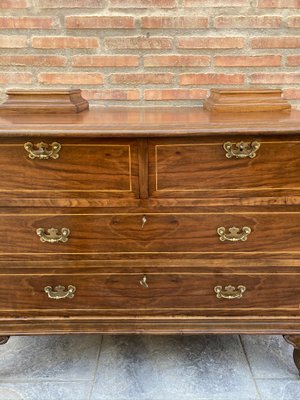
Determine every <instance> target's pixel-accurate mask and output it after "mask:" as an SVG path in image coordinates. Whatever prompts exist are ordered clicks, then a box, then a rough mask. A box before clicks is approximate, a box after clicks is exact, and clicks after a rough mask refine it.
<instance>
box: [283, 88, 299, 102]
mask: <svg viewBox="0 0 300 400" xmlns="http://www.w3.org/2000/svg"><path fill="white" fill-rule="evenodd" d="M283 97H284V98H285V99H290V100H300V89H284V90H283Z"/></svg>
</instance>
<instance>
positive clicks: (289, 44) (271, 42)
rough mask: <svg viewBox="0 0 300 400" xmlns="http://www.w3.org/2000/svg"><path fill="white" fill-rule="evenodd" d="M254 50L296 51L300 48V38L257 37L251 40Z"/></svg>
mask: <svg viewBox="0 0 300 400" xmlns="http://www.w3.org/2000/svg"><path fill="white" fill-rule="evenodd" d="M251 46H252V48H253V49H295V48H299V47H300V37H297V36H287V37H282V36H281V37H278V36H276V37H274V36H267V37H257V38H254V39H252V40H251Z"/></svg>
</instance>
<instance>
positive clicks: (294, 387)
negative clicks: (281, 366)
mask: <svg viewBox="0 0 300 400" xmlns="http://www.w3.org/2000/svg"><path fill="white" fill-rule="evenodd" d="M257 386H258V390H259V392H260V394H261V398H262V399H263V400H298V399H299V398H300V379H299V380H288V379H258V380H257Z"/></svg>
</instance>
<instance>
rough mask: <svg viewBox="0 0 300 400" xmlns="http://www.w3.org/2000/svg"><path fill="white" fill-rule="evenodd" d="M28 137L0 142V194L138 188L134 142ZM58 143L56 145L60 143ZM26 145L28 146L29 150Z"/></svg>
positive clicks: (114, 191)
mask: <svg viewBox="0 0 300 400" xmlns="http://www.w3.org/2000/svg"><path fill="white" fill-rule="evenodd" d="M31 140H32V141H31V142H29V141H28V140H26V139H24V140H22V141H15V142H2V143H1V144H0V168H1V170H2V171H3V174H2V177H1V181H0V193H1V192H8V193H11V194H12V195H20V194H21V195H22V196H24V197H26V196H29V197H30V196H31V197H32V196H36V197H56V196H60V195H63V196H66V195H70V194H71V193H72V192H75V193H77V194H80V195H81V196H84V195H88V196H99V195H100V196H101V194H103V193H104V194H106V195H107V194H109V195H110V196H114V195H118V196H120V195H125V196H129V195H133V193H136V194H137V193H138V183H137V182H138V163H137V148H136V143H135V142H134V141H131V142H130V141H122V140H120V141H109V140H107V141H103V140H102V141H101V140H94V141H89V142H86V141H83V142H79V141H75V140H73V141H72V140H63V139H59V138H58V139H55V140H53V139H49V140H47V139H43V142H44V145H41V143H42V141H41V140H39V139H34V140H33V139H31ZM55 143H56V144H55ZM25 147H26V149H25Z"/></svg>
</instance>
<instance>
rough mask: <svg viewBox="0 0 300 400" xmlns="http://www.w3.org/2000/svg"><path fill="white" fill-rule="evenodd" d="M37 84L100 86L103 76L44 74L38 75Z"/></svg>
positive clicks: (73, 73) (94, 74) (74, 73)
mask: <svg viewBox="0 0 300 400" xmlns="http://www.w3.org/2000/svg"><path fill="white" fill-rule="evenodd" d="M39 82H40V83H44V84H47V85H101V84H102V83H103V75H102V74H96V73H93V74H91V73H85V72H80V73H77V72H69V73H68V72H66V73H56V72H49V73H48V72H47V73H46V72H45V73H40V74H39Z"/></svg>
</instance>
